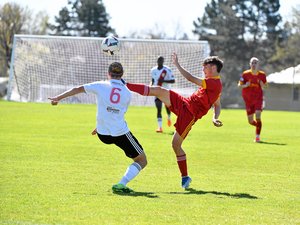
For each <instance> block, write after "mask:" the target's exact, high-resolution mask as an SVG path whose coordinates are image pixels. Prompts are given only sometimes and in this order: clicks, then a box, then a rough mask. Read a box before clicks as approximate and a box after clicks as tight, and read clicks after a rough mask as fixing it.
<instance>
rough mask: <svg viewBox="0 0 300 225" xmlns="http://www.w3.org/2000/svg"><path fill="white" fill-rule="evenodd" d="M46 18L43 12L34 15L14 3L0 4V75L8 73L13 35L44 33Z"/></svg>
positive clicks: (45, 30)
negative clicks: (0, 66)
mask: <svg viewBox="0 0 300 225" xmlns="http://www.w3.org/2000/svg"><path fill="white" fill-rule="evenodd" d="M48 18H49V17H48V15H47V14H46V13H45V12H39V13H38V14H37V15H36V16H35V17H34V14H33V13H32V12H31V11H30V10H29V9H28V8H23V7H21V6H20V5H18V4H16V3H6V4H4V5H3V6H2V5H0V63H1V65H2V68H1V69H0V76H7V75H8V73H7V71H8V69H9V68H10V59H11V53H12V45H13V37H14V35H15V34H46V32H47V24H48Z"/></svg>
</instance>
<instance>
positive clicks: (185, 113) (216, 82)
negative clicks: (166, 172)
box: [127, 53, 223, 189]
mask: <svg viewBox="0 0 300 225" xmlns="http://www.w3.org/2000/svg"><path fill="white" fill-rule="evenodd" d="M172 61H173V64H174V65H175V66H176V67H177V69H178V70H179V72H180V73H181V74H182V75H183V76H184V77H185V78H186V79H187V80H188V81H190V82H192V83H194V84H196V85H197V86H199V88H198V90H197V91H196V92H194V93H193V94H192V95H191V96H190V97H187V98H185V97H183V96H181V95H179V94H178V93H176V92H174V91H172V90H168V89H165V88H163V87H159V86H147V85H144V84H131V83H127V87H128V89H129V90H131V91H134V92H137V93H139V94H141V95H145V96H156V97H158V98H159V99H160V100H161V101H162V102H163V103H164V104H165V105H166V106H167V107H168V108H169V109H170V110H171V112H173V113H175V114H176V115H177V120H176V123H175V124H174V126H175V128H176V131H175V133H174V136H173V140H172V148H173V150H174V152H175V154H176V158H177V164H178V167H179V170H180V173H181V177H182V180H181V186H182V187H183V188H185V189H186V188H188V187H189V185H190V182H191V180H192V179H191V178H190V177H189V176H188V170H187V160H186V158H187V157H186V154H185V151H184V150H183V148H182V142H183V141H184V139H185V137H186V136H187V134H188V133H189V131H190V130H191V128H192V126H193V125H194V124H195V122H196V121H197V120H198V119H201V117H202V116H204V115H206V114H207V112H208V111H209V109H210V108H211V107H212V106H213V107H214V115H213V118H212V122H213V124H214V125H215V126H216V127H220V126H222V125H223V124H222V122H221V121H220V120H219V119H218V118H219V115H220V112H221V104H220V95H221V91H222V83H221V80H220V75H219V73H220V71H221V69H222V67H223V61H222V60H220V59H219V58H218V57H217V56H210V57H207V58H206V59H205V60H204V62H203V64H202V65H203V72H204V74H205V78H204V79H202V78H199V77H196V76H193V75H192V74H190V72H188V71H187V70H186V69H185V68H183V67H182V66H181V65H180V64H179V62H178V57H177V54H176V53H173V54H172Z"/></svg>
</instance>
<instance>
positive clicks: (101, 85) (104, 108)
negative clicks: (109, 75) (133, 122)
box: [83, 79, 131, 136]
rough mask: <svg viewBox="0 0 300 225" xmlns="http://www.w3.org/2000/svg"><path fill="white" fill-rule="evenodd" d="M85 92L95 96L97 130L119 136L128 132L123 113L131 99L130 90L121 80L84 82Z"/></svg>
mask: <svg viewBox="0 0 300 225" xmlns="http://www.w3.org/2000/svg"><path fill="white" fill-rule="evenodd" d="M83 87H84V90H85V92H86V93H93V94H95V95H96V98H97V132H98V133H99V134H102V135H111V136H120V135H123V134H126V133H128V132H129V128H128V126H127V123H126V121H125V118H124V115H125V113H126V111H127V108H128V106H129V104H130V100H131V92H130V91H129V90H128V88H127V87H126V86H125V85H124V84H123V82H122V81H121V80H115V79H112V80H108V81H98V82H94V83H90V84H85V85H84V86H83Z"/></svg>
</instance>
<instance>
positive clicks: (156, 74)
mask: <svg viewBox="0 0 300 225" xmlns="http://www.w3.org/2000/svg"><path fill="white" fill-rule="evenodd" d="M164 61H165V59H164V57H163V56H159V57H158V58H157V66H155V67H153V68H152V69H151V77H152V81H151V85H152V86H162V87H164V88H166V89H171V84H173V83H175V77H174V75H173V72H172V70H171V69H170V67H168V66H165V65H164ZM155 106H156V109H157V115H156V117H157V123H158V128H157V129H156V132H158V133H162V132H163V129H162V115H161V109H162V101H161V100H160V99H159V98H155ZM166 111H167V115H168V119H167V121H168V123H167V124H168V126H169V127H170V126H171V125H172V122H171V111H170V110H169V109H168V108H167V107H166Z"/></svg>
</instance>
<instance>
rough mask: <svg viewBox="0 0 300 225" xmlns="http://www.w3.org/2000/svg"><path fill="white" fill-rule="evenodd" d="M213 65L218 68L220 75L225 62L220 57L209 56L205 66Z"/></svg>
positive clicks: (205, 60)
mask: <svg viewBox="0 0 300 225" xmlns="http://www.w3.org/2000/svg"><path fill="white" fill-rule="evenodd" d="M207 64H212V65H215V66H216V67H217V71H218V73H220V72H221V70H222V68H223V61H222V60H221V59H220V58H219V57H218V56H209V57H206V58H205V59H204V62H203V65H207Z"/></svg>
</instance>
